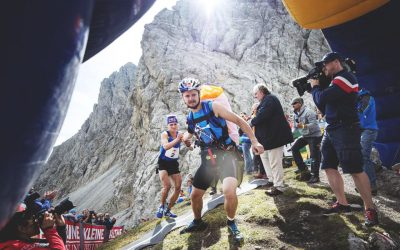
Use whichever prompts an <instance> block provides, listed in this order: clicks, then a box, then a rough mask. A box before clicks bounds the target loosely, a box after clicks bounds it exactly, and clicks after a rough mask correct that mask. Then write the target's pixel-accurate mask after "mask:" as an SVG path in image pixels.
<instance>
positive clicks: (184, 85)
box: [178, 78, 200, 94]
mask: <svg viewBox="0 0 400 250" xmlns="http://www.w3.org/2000/svg"><path fill="white" fill-rule="evenodd" d="M193 89H195V90H198V91H200V82H199V80H197V79H195V78H185V79H183V80H182V81H181V82H180V83H179V87H178V91H179V93H181V94H182V93H184V92H186V91H189V90H193Z"/></svg>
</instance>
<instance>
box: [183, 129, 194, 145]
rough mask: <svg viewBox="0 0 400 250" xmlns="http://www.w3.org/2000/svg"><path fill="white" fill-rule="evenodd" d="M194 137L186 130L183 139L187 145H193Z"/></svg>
mask: <svg viewBox="0 0 400 250" xmlns="http://www.w3.org/2000/svg"><path fill="white" fill-rule="evenodd" d="M192 137H193V134H191V133H189V132H185V133H184V134H183V138H182V141H183V142H184V143H185V145H186V147H191V145H192Z"/></svg>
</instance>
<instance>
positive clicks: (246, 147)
mask: <svg viewBox="0 0 400 250" xmlns="http://www.w3.org/2000/svg"><path fill="white" fill-rule="evenodd" d="M240 117H242V118H243V120H245V121H248V120H250V117H249V116H247V114H246V113H245V112H242V113H240ZM239 135H240V140H239V141H240V143H241V145H242V148H243V157H244V165H245V172H246V174H252V173H253V159H252V157H251V153H250V149H251V141H250V138H249V137H248V136H247V135H246V133H243V131H242V130H241V129H239Z"/></svg>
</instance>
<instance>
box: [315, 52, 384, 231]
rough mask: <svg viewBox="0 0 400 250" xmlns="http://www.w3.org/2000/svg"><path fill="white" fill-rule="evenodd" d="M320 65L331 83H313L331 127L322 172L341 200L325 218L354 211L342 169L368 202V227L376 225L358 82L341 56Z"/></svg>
mask: <svg viewBox="0 0 400 250" xmlns="http://www.w3.org/2000/svg"><path fill="white" fill-rule="evenodd" d="M316 65H317V66H320V67H321V68H322V70H323V73H324V74H325V76H327V77H328V78H329V79H331V83H330V85H329V87H327V88H322V87H321V86H320V85H319V80H318V79H310V83H311V86H312V90H311V93H312V96H313V99H314V102H315V104H316V105H317V107H318V109H319V110H320V111H321V112H322V113H323V114H325V117H326V122H327V124H328V126H327V127H326V129H325V133H324V137H323V139H322V143H321V153H322V163H321V168H322V169H324V170H325V172H326V176H327V177H328V181H329V185H330V186H331V188H332V190H333V192H334V193H335V196H336V199H337V201H336V202H335V203H334V205H333V206H332V208H331V209H329V210H327V211H326V212H325V214H332V213H342V212H350V211H351V207H350V205H349V204H348V201H347V199H346V196H345V193H344V183H343V179H342V176H341V175H340V173H339V171H338V166H339V165H340V167H341V168H342V170H343V173H345V174H351V176H352V177H353V180H354V183H355V185H356V187H357V189H358V191H359V192H360V195H361V198H362V199H363V201H364V208H365V225H366V226H373V225H376V224H378V214H377V212H376V209H375V206H374V203H373V201H372V195H371V186H370V183H369V179H368V176H367V175H366V174H365V172H364V171H363V158H362V153H361V143H360V138H361V130H360V121H359V117H358V115H357V109H356V102H357V92H358V83H357V79H356V77H355V76H354V75H353V74H352V73H351V72H349V71H347V70H345V68H344V59H343V57H342V56H341V55H340V54H339V53H336V52H331V53H328V54H326V55H325V56H324V57H323V58H322V61H320V62H317V63H316Z"/></svg>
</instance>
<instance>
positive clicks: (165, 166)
mask: <svg viewBox="0 0 400 250" xmlns="http://www.w3.org/2000/svg"><path fill="white" fill-rule="evenodd" d="M161 170H166V171H167V173H168V175H173V174H179V173H180V171H179V163H178V161H166V160H162V159H158V168H157V169H156V173H157V174H158V171H161Z"/></svg>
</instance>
